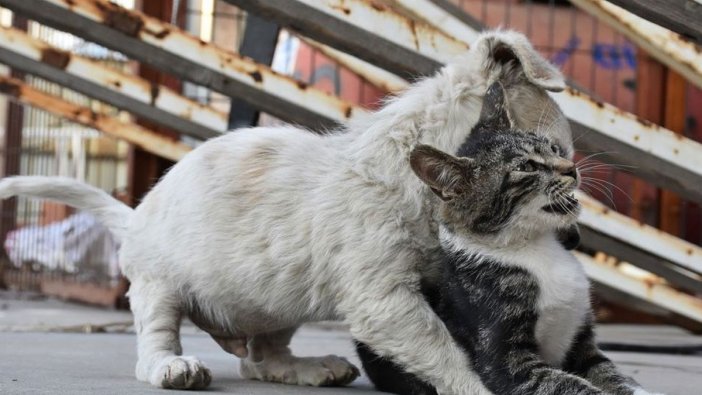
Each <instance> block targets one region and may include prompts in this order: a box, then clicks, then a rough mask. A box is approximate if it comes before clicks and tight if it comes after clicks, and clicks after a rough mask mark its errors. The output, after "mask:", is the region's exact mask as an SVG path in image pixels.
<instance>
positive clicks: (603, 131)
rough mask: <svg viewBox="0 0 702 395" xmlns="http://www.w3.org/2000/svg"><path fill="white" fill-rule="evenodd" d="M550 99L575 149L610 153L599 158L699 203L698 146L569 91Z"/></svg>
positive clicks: (701, 154) (701, 160) (701, 169)
mask: <svg viewBox="0 0 702 395" xmlns="http://www.w3.org/2000/svg"><path fill="white" fill-rule="evenodd" d="M551 96H552V97H553V99H554V100H555V101H556V102H557V103H558V105H559V106H560V107H561V109H562V110H563V112H564V113H565V115H566V117H568V119H570V121H571V124H572V125H573V129H574V138H575V139H576V147H577V148H578V149H582V150H587V151H591V150H601V151H607V152H610V153H612V154H607V155H603V158H604V159H606V160H608V161H610V162H613V163H619V164H625V165H632V169H631V170H632V173H634V174H636V175H638V176H641V177H642V178H644V179H646V180H648V181H649V182H651V183H652V184H655V185H657V186H659V187H662V188H666V189H669V190H671V191H674V192H676V193H678V194H680V195H682V196H684V197H685V198H687V199H690V200H693V201H696V202H702V144H700V143H698V142H696V141H694V140H691V139H688V138H685V137H683V136H681V135H678V134H675V133H673V132H671V131H670V130H668V129H665V128H663V127H661V126H658V125H656V124H653V123H651V122H648V121H646V120H643V119H640V118H638V117H636V116H635V115H633V114H630V113H627V112H625V111H622V110H620V109H618V108H617V107H614V106H612V105H610V104H607V103H602V102H598V101H596V100H594V99H592V98H591V97H589V96H587V95H586V94H584V93H582V92H579V91H576V90H574V89H571V88H568V89H567V90H566V91H565V92H563V93H555V94H551Z"/></svg>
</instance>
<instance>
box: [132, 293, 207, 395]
mask: <svg viewBox="0 0 702 395" xmlns="http://www.w3.org/2000/svg"><path fill="white" fill-rule="evenodd" d="M177 295H178V294H177V293H176V292H171V290H170V287H169V286H168V284H164V283H161V282H157V281H143V280H136V281H134V282H132V285H131V287H130V290H129V301H130V305H131V308H132V312H133V313H134V326H135V328H136V331H137V353H138V360H137V366H136V376H137V379H139V380H142V381H148V382H150V383H151V384H153V385H155V386H160V387H163V388H174V389H202V388H205V387H207V386H208V385H209V384H210V381H211V379H212V376H211V374H210V371H209V369H207V368H206V367H205V365H204V364H203V363H202V362H200V360H198V359H197V358H195V357H191V356H181V354H182V348H181V345H180V333H179V330H180V320H181V307H182V306H181V303H180V299H179V298H178V296H177Z"/></svg>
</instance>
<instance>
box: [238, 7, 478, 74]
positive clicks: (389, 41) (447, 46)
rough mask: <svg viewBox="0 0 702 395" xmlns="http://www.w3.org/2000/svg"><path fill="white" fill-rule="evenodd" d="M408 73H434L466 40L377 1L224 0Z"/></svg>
mask: <svg viewBox="0 0 702 395" xmlns="http://www.w3.org/2000/svg"><path fill="white" fill-rule="evenodd" d="M225 1H227V2H228V3H231V4H233V5H235V6H237V7H240V8H242V9H245V10H247V11H249V12H253V13H256V14H258V15H261V16H263V17H266V18H270V19H272V20H274V21H275V22H276V23H278V24H280V25H282V26H285V27H287V28H289V29H291V30H294V31H296V32H299V33H300V34H302V35H304V36H307V37H310V38H312V39H314V40H316V41H319V42H322V43H324V44H326V45H329V46H331V47H334V48H336V49H339V50H341V51H343V52H346V53H349V54H351V55H353V56H355V57H358V58H360V59H363V60H365V61H367V62H369V63H372V64H374V65H378V66H380V67H382V68H384V69H386V70H388V71H391V72H393V73H395V74H397V75H399V76H401V77H403V78H409V79H411V78H413V77H416V76H418V75H430V74H432V73H433V72H434V71H436V70H437V69H438V68H439V67H441V63H444V62H446V61H448V60H450V58H451V57H452V56H453V55H452V54H456V53H462V52H465V51H467V50H468V45H467V44H466V43H465V42H462V41H459V40H457V39H455V38H453V37H451V36H450V35H449V34H446V33H444V32H442V31H439V30H436V29H435V28H433V27H432V26H430V25H428V24H426V23H423V22H418V21H416V20H413V19H410V18H407V17H405V16H402V15H399V14H398V13H396V12H395V11H394V10H392V9H391V8H389V7H387V6H386V5H384V4H381V3H380V2H376V1H374V0H294V1H291V0H225Z"/></svg>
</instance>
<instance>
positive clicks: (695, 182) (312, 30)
mask: <svg viewBox="0 0 702 395" xmlns="http://www.w3.org/2000/svg"><path fill="white" fill-rule="evenodd" d="M3 1H6V0H0V3H2V2H3ZM227 1H228V2H230V3H233V4H236V5H238V6H240V7H242V8H245V9H247V10H249V11H251V12H257V13H261V14H262V15H263V16H266V17H269V18H272V19H273V20H275V21H276V22H277V23H279V24H281V25H286V26H290V25H294V26H292V27H291V28H293V29H295V30H297V31H299V32H300V33H302V34H306V35H308V36H310V37H312V38H314V39H315V40H317V41H319V42H321V43H323V44H326V45H330V46H335V47H337V48H338V49H341V50H344V51H348V52H350V53H352V54H353V55H355V56H357V57H359V58H361V59H363V60H365V61H368V62H370V63H373V64H376V65H379V66H381V67H384V68H386V69H388V70H390V71H393V72H403V71H404V72H407V71H408V70H409V69H408V68H412V70H411V72H413V73H415V74H426V73H427V72H429V71H433V70H435V68H436V67H438V65H439V63H438V62H437V64H436V65H435V67H429V63H426V62H424V61H423V60H422V59H421V58H424V59H425V60H426V59H430V58H432V57H433V58H432V59H436V60H437V61H440V62H445V61H446V60H447V59H450V58H451V57H453V56H455V55H457V54H460V53H462V52H465V50H466V48H467V46H468V44H466V43H463V45H458V44H456V39H454V38H453V37H451V35H450V32H446V31H444V25H447V26H448V25H452V24H453V23H452V24H448V23H444V24H442V25H436V27H433V26H430V25H424V24H419V25H421V26H422V29H421V34H420V33H419V32H420V31H419V30H417V29H416V28H414V29H413V28H412V26H418V25H416V24H415V25H412V24H411V23H410V22H408V19H407V18H405V17H402V16H399V15H397V14H396V13H393V12H392V10H390V9H388V8H386V7H383V6H377V5H376V4H375V3H373V2H371V1H369V0H345V1H341V0H324V1H312V0H295V1H291V0H251V1H245V0H227ZM283 3H284V4H283ZM435 4H439V3H435ZM444 16H445V18H451V17H452V15H451V14H450V13H448V14H445V15H444ZM330 18H331V19H330ZM334 18H336V19H334ZM453 18H454V22H456V21H459V20H458V19H457V18H455V17H453ZM335 20H336V22H334V21H335ZM456 23H458V22H456ZM332 24H333V26H334V29H328V28H326V29H325V28H324V26H327V27H328V26H331V25H332ZM337 27H339V29H337ZM391 29H392V30H391ZM340 31H343V32H345V33H344V37H343V42H340V41H341V38H340V37H338V36H339V32H340ZM375 34H379V35H385V36H386V37H391V38H392V39H391V41H390V40H385V39H381V42H380V44H379V45H380V47H382V48H383V51H380V53H376V52H373V51H371V50H365V51H364V50H359V49H358V48H356V50H355V51H354V50H352V49H353V48H351V47H354V46H355V47H361V48H368V47H372V48H371V49H373V50H375V49H376V48H375V47H376V45H375V41H374V40H372V39H370V37H373V36H374V35H375ZM418 35H419V36H424V37H440V38H441V40H442V41H441V45H438V44H437V45H436V46H423V45H417V42H416V41H415V38H416V37H418ZM377 39H378V38H377V37H376V40H377ZM382 40H384V41H382ZM369 43H373V45H369ZM389 47H394V48H395V49H400V50H403V51H409V52H412V53H413V54H414V56H413V57H407V58H405V59H403V58H401V57H400V58H398V57H397V56H398V55H397V54H396V53H393V52H392V51H391V50H390V48H389ZM437 48H440V49H441V53H439V54H436V53H435V52H436V51H437ZM378 56H380V57H384V58H385V61H384V62H382V61H378V59H377V57H378ZM388 62H389V63H392V62H400V63H402V64H403V65H404V66H403V67H402V68H392V67H388V66H387V64H388ZM423 62H424V63H423ZM553 98H554V100H556V102H557V103H558V104H559V105H560V106H561V108H562V109H563V111H564V113H565V114H566V116H567V117H568V118H569V119H570V120H571V123H572V125H573V128H574V129H575V132H576V134H578V135H580V134H582V133H586V134H588V135H587V138H578V140H577V141H578V143H579V146H578V147H579V148H584V149H588V150H593V149H594V150H602V151H615V152H617V155H616V158H613V157H611V156H610V157H609V158H607V157H604V159H609V160H610V161H612V162H616V163H625V164H634V165H636V166H635V168H634V173H636V174H637V175H638V176H640V177H642V178H645V179H646V180H647V181H649V182H651V183H653V184H655V185H658V186H661V187H664V188H667V189H670V190H672V191H674V192H676V193H678V194H680V195H682V196H684V197H685V198H687V199H689V200H693V201H697V202H702V187H700V186H701V185H702V145H701V144H699V143H697V142H694V141H692V140H690V139H686V138H681V137H680V136H676V135H675V134H674V133H672V132H670V131H668V130H666V129H664V128H661V127H659V126H656V125H654V124H651V123H648V122H645V121H642V120H638V119H637V118H636V117H635V116H633V115H631V114H628V113H626V112H623V111H621V110H619V109H617V108H616V107H613V106H610V105H606V104H603V103H600V102H597V101H596V100H594V99H592V98H591V97H589V96H588V95H586V94H584V93H582V92H578V91H576V90H574V89H568V90H566V92H563V93H558V94H554V95H553ZM576 138H577V137H576Z"/></svg>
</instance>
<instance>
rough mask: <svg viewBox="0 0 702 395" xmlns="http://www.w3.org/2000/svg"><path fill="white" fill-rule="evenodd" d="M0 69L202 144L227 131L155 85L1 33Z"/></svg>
mask: <svg viewBox="0 0 702 395" xmlns="http://www.w3.org/2000/svg"><path fill="white" fill-rule="evenodd" d="M0 63H4V64H6V65H8V66H10V67H12V68H13V69H16V70H21V71H23V72H27V73H30V74H33V75H36V76H39V77H42V78H44V79H47V80H49V81H52V82H55V83H57V84H60V85H62V86H65V87H67V88H70V89H73V90H75V91H78V92H80V93H83V94H85V95H87V96H90V97H93V98H95V99H98V100H100V101H103V102H105V103H109V104H111V105H113V106H115V107H118V108H120V109H123V110H126V111H130V112H132V113H134V114H136V115H138V116H140V117H142V118H145V119H148V120H150V121H153V122H155V123H158V124H161V125H164V126H167V127H169V128H172V129H174V130H176V131H178V132H180V133H184V134H188V135H190V136H194V137H197V138H201V139H206V138H210V137H215V136H218V135H220V134H221V133H223V132H225V131H226V130H227V120H226V115H225V114H223V113H221V112H218V111H216V110H214V109H212V108H210V107H208V106H206V105H203V104H200V103H197V102H195V101H193V100H190V99H188V98H185V97H183V96H181V95H179V94H178V93H176V92H174V91H172V90H170V89H168V88H166V87H164V86H160V85H157V84H153V83H149V82H148V81H146V80H143V79H141V78H138V77H136V76H133V75H130V74H127V73H123V72H121V71H118V70H115V69H113V68H109V67H106V66H104V65H102V64H100V63H99V62H96V61H93V60H90V59H87V58H84V57H81V56H78V55H74V54H71V53H69V52H66V51H62V50H60V49H57V48H55V47H52V46H51V45H49V44H47V43H45V42H43V41H41V40H38V39H35V38H33V37H31V36H29V35H28V34H27V33H25V32H23V31H21V30H19V29H14V28H0Z"/></svg>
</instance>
